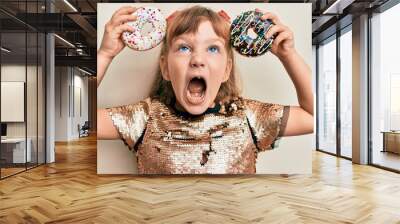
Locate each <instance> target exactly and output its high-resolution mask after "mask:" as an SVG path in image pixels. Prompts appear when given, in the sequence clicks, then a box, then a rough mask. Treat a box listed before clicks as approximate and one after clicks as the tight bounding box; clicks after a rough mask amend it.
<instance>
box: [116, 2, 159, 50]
mask: <svg viewBox="0 0 400 224" xmlns="http://www.w3.org/2000/svg"><path fill="white" fill-rule="evenodd" d="M133 14H136V15H137V19H136V21H132V22H127V24H128V25H130V26H132V27H133V28H134V29H135V30H134V31H133V32H132V33H131V32H124V33H122V40H123V41H124V43H125V44H126V45H127V46H128V47H130V48H132V49H134V50H137V51H144V50H148V49H151V48H154V47H156V46H157V45H158V44H160V43H161V41H162V40H163V38H164V36H165V32H166V29H167V22H166V20H165V18H164V16H163V15H162V13H161V11H160V10H159V9H157V8H153V7H142V8H139V9H138V10H136V12H134V13H133ZM147 23H148V24H150V25H151V28H152V30H151V31H150V32H149V33H147V34H143V33H142V31H143V28H144V26H145V25H146V24H147Z"/></svg>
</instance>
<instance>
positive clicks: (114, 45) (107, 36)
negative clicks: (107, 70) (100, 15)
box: [98, 6, 136, 59]
mask: <svg viewBox="0 0 400 224" xmlns="http://www.w3.org/2000/svg"><path fill="white" fill-rule="evenodd" d="M135 11H136V8H134V7H131V6H125V7H122V8H120V9H118V10H117V11H116V12H115V13H114V14H113V16H112V17H111V19H110V21H108V22H107V23H106V25H105V29H104V35H103V40H102V41H101V45H100V49H99V51H98V54H99V55H102V56H105V57H106V58H108V59H112V58H114V57H115V56H116V55H117V54H119V52H121V51H122V49H124V47H125V44H124V42H123V41H122V38H121V34H122V33H123V32H125V31H129V32H133V31H134V29H133V28H132V27H131V26H129V25H128V24H126V22H128V21H135V20H136V16H135V15H131V14H132V13H134V12H135Z"/></svg>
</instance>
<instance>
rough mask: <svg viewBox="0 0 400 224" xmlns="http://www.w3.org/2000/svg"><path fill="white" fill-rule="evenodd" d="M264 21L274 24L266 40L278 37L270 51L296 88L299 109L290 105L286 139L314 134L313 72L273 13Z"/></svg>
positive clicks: (291, 37)
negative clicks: (268, 20) (287, 137)
mask: <svg viewBox="0 0 400 224" xmlns="http://www.w3.org/2000/svg"><path fill="white" fill-rule="evenodd" d="M262 19H270V20H272V22H273V23H274V24H275V25H274V26H273V27H271V29H270V30H269V31H268V32H267V33H266V35H265V38H269V37H271V36H275V39H274V41H273V44H272V46H271V52H272V53H273V54H274V55H276V56H277V57H278V58H279V60H280V61H281V62H282V64H283V66H284V67H285V69H286V71H287V73H288V74H289V76H290V79H291V80H292V82H293V84H294V87H295V88H296V93H297V99H298V102H299V105H300V106H290V110H289V117H288V121H287V124H286V128H285V130H284V132H283V134H282V135H283V136H292V135H301V134H308V133H312V132H313V129H314V118H313V115H314V97H313V93H312V85H311V69H310V67H309V66H308V65H307V64H306V63H305V62H304V60H303V58H302V57H301V56H300V55H299V54H298V53H297V51H296V49H295V48H294V37H293V32H292V31H291V30H290V29H289V28H288V27H287V26H285V25H283V24H282V23H281V21H280V20H279V18H278V17H277V16H276V15H274V14H272V13H265V14H264V15H263V17H262Z"/></svg>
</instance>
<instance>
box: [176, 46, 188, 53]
mask: <svg viewBox="0 0 400 224" xmlns="http://www.w3.org/2000/svg"><path fill="white" fill-rule="evenodd" d="M178 50H179V51H181V52H187V51H189V50H190V49H189V48H188V47H187V46H185V45H181V46H179V48H178Z"/></svg>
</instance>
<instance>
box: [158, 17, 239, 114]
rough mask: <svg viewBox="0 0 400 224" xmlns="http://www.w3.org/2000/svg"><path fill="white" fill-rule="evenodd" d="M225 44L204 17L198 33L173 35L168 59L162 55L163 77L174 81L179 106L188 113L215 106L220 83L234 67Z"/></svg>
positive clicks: (199, 112) (195, 112)
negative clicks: (174, 36)
mask: <svg viewBox="0 0 400 224" xmlns="http://www.w3.org/2000/svg"><path fill="white" fill-rule="evenodd" d="M225 44H226V43H225V40H224V39H223V38H222V37H219V36H218V35H217V34H216V33H215V31H214V29H213V27H212V25H211V23H210V21H208V20H205V21H203V22H201V23H200V25H199V27H198V30H197V32H196V33H185V34H182V35H180V36H177V37H176V38H174V39H173V41H172V43H171V46H169V51H168V54H167V55H166V58H165V57H161V70H162V75H163V78H164V79H165V80H169V81H171V83H172V87H173V89H174V93H175V97H176V100H177V103H179V105H178V106H180V107H182V108H183V109H185V110H186V111H187V112H189V113H191V114H193V115H198V114H201V113H203V112H205V111H206V110H207V108H209V107H213V106H214V100H215V98H216V96H217V93H218V91H219V88H220V86H221V83H223V82H225V81H227V80H228V78H229V74H230V72H231V69H232V60H231V59H228V55H227V51H226V49H225Z"/></svg>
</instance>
